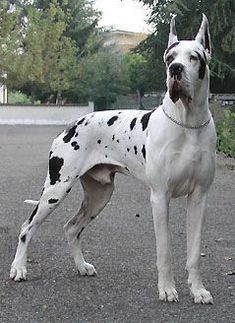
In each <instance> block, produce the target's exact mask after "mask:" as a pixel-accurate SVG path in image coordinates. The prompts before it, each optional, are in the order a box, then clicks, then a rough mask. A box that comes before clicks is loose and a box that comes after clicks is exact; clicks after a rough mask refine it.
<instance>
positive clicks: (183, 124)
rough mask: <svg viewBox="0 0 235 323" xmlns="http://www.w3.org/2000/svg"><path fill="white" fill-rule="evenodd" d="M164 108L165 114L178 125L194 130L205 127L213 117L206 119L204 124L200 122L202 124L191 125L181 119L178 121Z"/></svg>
mask: <svg viewBox="0 0 235 323" xmlns="http://www.w3.org/2000/svg"><path fill="white" fill-rule="evenodd" d="M162 110H163V112H164V114H165V116H166V117H167V118H168V119H170V120H171V121H172V122H174V123H175V124H177V125H178V126H180V127H182V128H186V129H193V130H196V129H201V128H203V127H206V126H207V125H208V124H209V122H210V120H211V117H209V119H208V120H207V121H206V122H204V123H202V124H200V125H198V126H190V125H187V124H185V123H182V122H180V121H177V120H175V119H174V118H173V117H171V116H170V115H169V114H168V113H167V112H166V111H165V109H164V108H163V107H162Z"/></svg>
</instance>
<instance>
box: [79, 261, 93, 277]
mask: <svg viewBox="0 0 235 323" xmlns="http://www.w3.org/2000/svg"><path fill="white" fill-rule="evenodd" d="M77 269H78V271H79V273H80V275H81V276H94V275H96V274H97V272H96V270H95V267H94V266H93V265H91V264H89V263H88V262H84V263H83V264H82V265H80V266H77Z"/></svg>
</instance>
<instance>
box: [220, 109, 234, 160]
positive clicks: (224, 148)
mask: <svg viewBox="0 0 235 323" xmlns="http://www.w3.org/2000/svg"><path fill="white" fill-rule="evenodd" d="M216 128H217V150H218V151H220V152H223V153H225V154H226V155H227V156H228V157H233V158H235V113H234V112H231V111H230V110H226V111H225V112H224V118H223V120H222V121H219V122H218V123H217V124H216Z"/></svg>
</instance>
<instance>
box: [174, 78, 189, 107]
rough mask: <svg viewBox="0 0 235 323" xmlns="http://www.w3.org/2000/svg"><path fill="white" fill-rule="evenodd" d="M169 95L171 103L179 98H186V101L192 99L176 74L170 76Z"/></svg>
mask: <svg viewBox="0 0 235 323" xmlns="http://www.w3.org/2000/svg"><path fill="white" fill-rule="evenodd" d="M169 95H170V98H171V100H172V102H173V103H176V102H177V101H178V100H179V99H181V100H183V101H185V100H187V101H188V102H190V101H192V97H191V95H190V94H189V91H188V88H187V86H185V85H184V84H183V82H182V80H181V79H179V78H178V77H176V76H175V77H174V76H173V77H172V78H170V81H169Z"/></svg>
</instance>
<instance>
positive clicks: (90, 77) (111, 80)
mask: <svg viewBox="0 0 235 323" xmlns="http://www.w3.org/2000/svg"><path fill="white" fill-rule="evenodd" d="M128 90H129V88H128V74H127V69H126V64H125V62H124V59H123V57H122V56H120V55H118V54H112V55H110V53H109V52H108V51H105V50H100V51H99V52H97V53H95V54H92V55H90V56H89V57H84V58H83V59H82V61H81V64H80V67H79V78H78V81H77V84H76V86H75V88H74V92H73V93H74V95H75V94H76V95H77V96H78V97H80V98H83V100H92V101H94V102H95V108H96V109H97V110H99V109H102V110H103V109H106V108H110V106H111V104H112V103H113V102H115V100H116V97H117V95H119V94H126V93H127V92H128Z"/></svg>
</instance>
